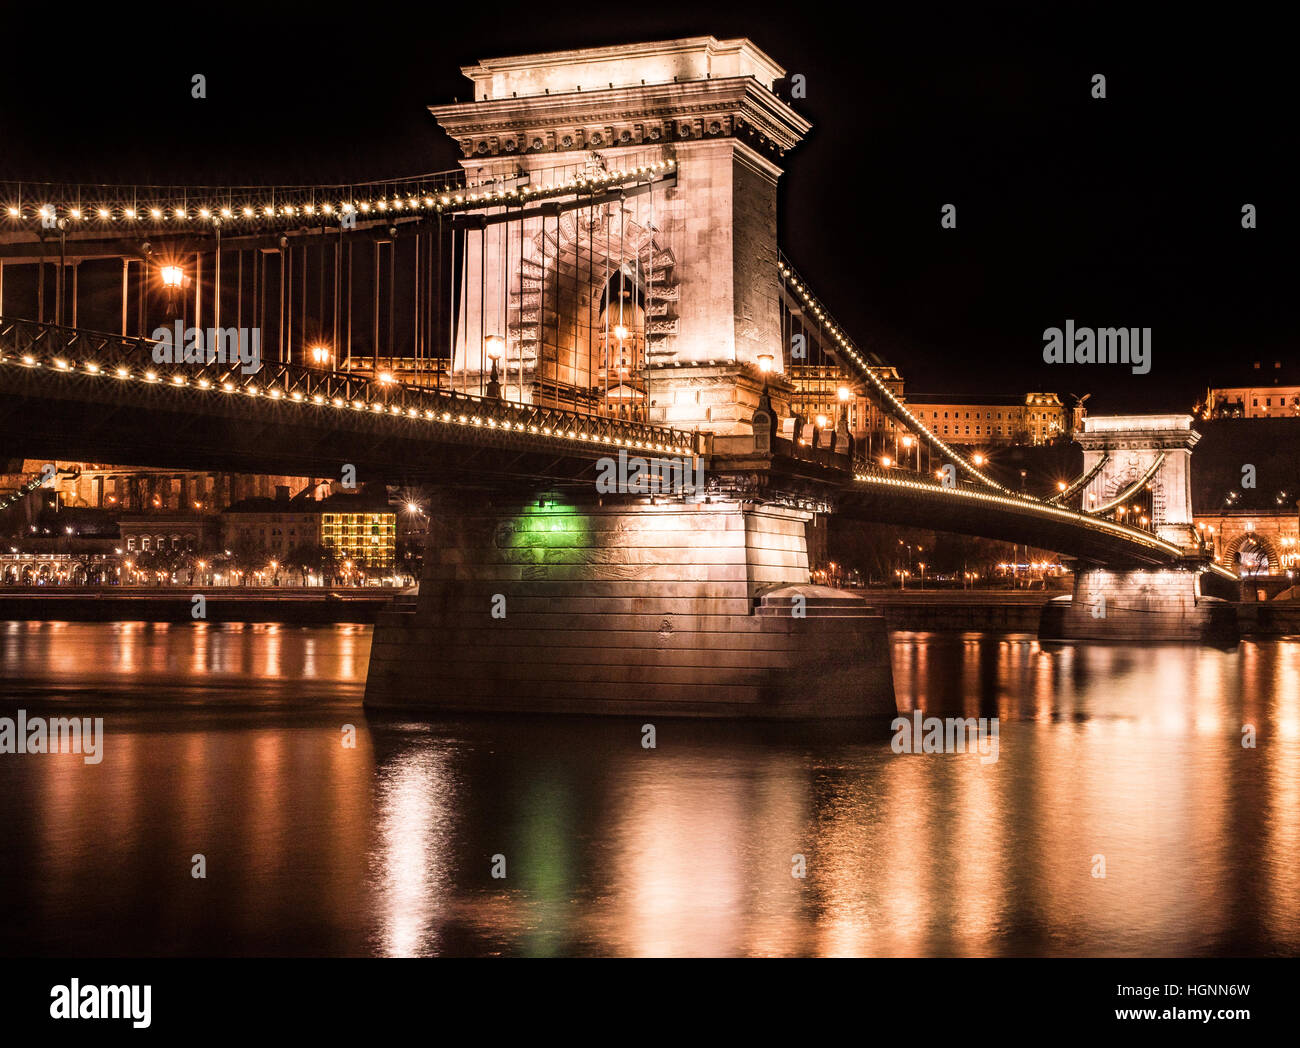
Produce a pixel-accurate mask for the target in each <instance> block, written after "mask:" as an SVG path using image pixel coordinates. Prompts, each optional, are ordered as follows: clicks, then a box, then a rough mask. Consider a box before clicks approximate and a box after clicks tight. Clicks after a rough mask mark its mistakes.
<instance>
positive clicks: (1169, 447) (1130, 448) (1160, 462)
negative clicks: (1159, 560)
mask: <svg viewBox="0 0 1300 1048" xmlns="http://www.w3.org/2000/svg"><path fill="white" fill-rule="evenodd" d="M1076 439H1077V440H1078V442H1079V444H1080V445H1081V446H1082V447H1083V471H1084V473H1085V474H1087V473H1090V472H1092V470H1093V469H1094V468H1095V467H1096V466H1097V465H1098V464H1101V469H1100V470H1099V471H1098V472H1097V474H1096V476H1094V477H1093V479H1092V480H1091V481H1090V482H1089V483H1088V485H1087V486H1086V487H1085V488H1084V490H1083V509H1084V512H1098V511H1099V510H1100V509H1101V507H1103V506H1106V505H1108V504H1110V503H1113V502H1115V501H1116V500H1119V501H1123V499H1124V498H1125V497H1129V496H1126V492H1131V491H1133V490H1134V489H1137V490H1138V491H1140V490H1142V489H1144V488H1147V487H1149V488H1150V491H1151V509H1152V517H1151V525H1152V529H1153V530H1154V531H1155V533H1156V534H1157V535H1159V536H1160V537H1161V538H1162V539H1164V540H1165V541H1166V542H1171V543H1173V544H1174V545H1175V546H1182V547H1184V548H1186V549H1187V550H1188V551H1189V552H1194V551H1195V550H1196V549H1197V548H1198V543H1197V538H1196V531H1195V529H1194V527H1193V522H1192V448H1194V447H1195V446H1196V443H1197V441H1199V440H1200V439H1201V435H1200V434H1199V433H1197V432H1196V431H1195V430H1194V429H1192V416H1191V415H1096V416H1092V417H1089V418H1085V419H1084V420H1083V432H1082V433H1080V434H1078V436H1077V437H1076ZM1103 459H1104V460H1105V461H1104V462H1103Z"/></svg>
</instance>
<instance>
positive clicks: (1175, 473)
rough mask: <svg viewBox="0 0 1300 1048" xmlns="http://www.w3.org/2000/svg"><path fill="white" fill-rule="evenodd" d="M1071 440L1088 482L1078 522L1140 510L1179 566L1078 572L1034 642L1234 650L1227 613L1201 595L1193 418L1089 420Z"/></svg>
mask: <svg viewBox="0 0 1300 1048" xmlns="http://www.w3.org/2000/svg"><path fill="white" fill-rule="evenodd" d="M1076 439H1077V440H1078V441H1079V443H1080V444H1081V445H1082V447H1083V475H1084V476H1089V477H1090V478H1091V479H1090V480H1089V481H1088V483H1087V485H1086V486H1085V487H1084V489H1083V493H1082V497H1083V506H1082V508H1083V510H1084V512H1085V513H1090V514H1093V515H1095V516H1098V517H1100V516H1104V515H1110V514H1112V513H1122V512H1124V511H1125V508H1126V507H1128V512H1129V513H1130V515H1131V514H1132V513H1133V512H1134V511H1133V507H1134V506H1135V505H1138V504H1140V505H1141V506H1142V507H1143V508H1145V509H1146V510H1147V512H1149V514H1150V516H1149V518H1148V520H1147V521H1146V523H1145V524H1144V525H1143V526H1147V527H1149V528H1150V529H1151V530H1152V531H1154V532H1155V534H1156V535H1157V536H1159V537H1160V538H1161V539H1163V540H1164V541H1165V542H1167V543H1169V544H1170V546H1172V547H1176V548H1177V550H1178V551H1179V552H1181V554H1182V556H1181V558H1179V560H1178V562H1177V563H1176V565H1175V566H1173V567H1169V568H1158V569H1150V568H1132V569H1124V568H1114V567H1102V566H1099V565H1095V564H1088V563H1085V562H1079V563H1078V564H1076V566H1075V572H1074V593H1073V594H1072V595H1071V596H1069V597H1058V598H1057V599H1056V600H1054V601H1052V602H1051V603H1050V604H1049V605H1048V606H1047V607H1046V608H1045V609H1044V610H1043V618H1042V622H1041V625H1040V628H1039V635H1040V637H1042V638H1043V639H1044V640H1107V641H1126V642H1133V641H1197V642H1210V643H1231V642H1235V640H1236V637H1237V618H1236V611H1235V609H1234V608H1233V606H1232V604H1230V603H1228V602H1227V601H1224V600H1222V599H1220V598H1218V597H1215V596H1212V595H1209V594H1207V593H1204V592H1203V591H1202V587H1201V582H1202V579H1203V577H1204V574H1205V572H1206V570H1207V569H1209V567H1210V557H1209V554H1208V552H1207V551H1206V550H1205V548H1204V547H1203V546H1202V545H1201V544H1200V542H1199V541H1198V539H1197V535H1196V529H1195V527H1194V526H1193V517H1192V449H1193V448H1194V447H1195V446H1196V443H1197V441H1199V440H1200V439H1201V436H1200V434H1199V433H1197V432H1196V431H1195V430H1194V429H1193V428H1192V417H1191V416H1190V415H1098V416H1092V417H1089V418H1087V419H1085V420H1084V428H1083V432H1082V433H1081V434H1079V435H1078V437H1077V438H1076ZM1148 492H1149V505H1148V498H1147V493H1148ZM1129 523H1134V524H1136V523H1139V522H1138V521H1132V520H1130V521H1129ZM1171 552H1172V551H1171Z"/></svg>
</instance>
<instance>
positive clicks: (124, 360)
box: [0, 317, 699, 456]
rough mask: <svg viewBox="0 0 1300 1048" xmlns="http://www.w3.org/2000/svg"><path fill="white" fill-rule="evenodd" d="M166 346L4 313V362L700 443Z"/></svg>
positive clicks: (658, 430)
mask: <svg viewBox="0 0 1300 1048" xmlns="http://www.w3.org/2000/svg"><path fill="white" fill-rule="evenodd" d="M158 345H160V343H157V342H154V341H152V340H151V339H146V338H133V337H129V336H122V335H114V334H108V333H105V332H94V331H85V330H83V329H80V328H67V327H59V326H57V325H54V324H39V323H36V322H35V321H29V320H17V319H13V318H8V317H0V365H4V366H18V367H29V368H38V367H43V368H50V369H52V370H54V371H56V372H61V373H67V374H81V375H95V376H104V377H106V378H109V379H115V380H117V381H143V382H146V383H155V384H159V385H171V386H192V387H197V388H198V389H200V390H203V391H210V392H213V393H224V394H242V395H246V396H255V397H265V398H267V399H269V400H275V401H279V400H284V401H288V402H291V403H301V404H311V405H314V406H317V407H330V408H333V409H335V410H340V411H352V412H368V413H371V414H376V415H394V416H403V417H406V418H410V419H422V420H425V421H429V422H433V423H439V424H443V425H451V426H466V427H475V428H481V429H483V430H485V431H490V432H496V433H498V434H516V435H522V436H525V437H541V438H550V439H554V440H560V441H569V442H577V443H580V444H585V445H588V446H596V447H605V448H608V447H611V446H612V447H615V448H627V449H629V450H637V451H645V452H661V453H663V454H667V455H678V456H681V455H691V454H694V453H697V452H698V450H699V437H698V434H696V433H692V432H689V431H686V430H679V429H673V428H670V427H666V426H656V425H651V424H650V423H646V422H639V421H636V420H630V419H619V418H616V417H610V416H606V415H595V414H592V415H588V414H585V413H582V412H575V411H569V410H564V409H561V408H556V407H548V406H546V405H541V404H529V403H520V402H518V401H513V400H500V399H497V398H493V397H476V396H473V395H471V394H468V393H461V392H458V391H455V390H446V389H431V388H429V387H428V386H420V385H411V384H406V383H400V382H385V381H384V380H383V379H382V378H377V377H362V376H357V375H355V374H350V373H348V372H336V371H328V370H323V369H319V368H309V367H305V366H302V365H299V364H289V363H283V362H278V361H266V362H263V363H262V364H261V367H260V368H258V370H256V371H254V372H251V373H247V374H246V373H244V371H243V369H242V367H241V364H240V362H239V360H238V359H235V360H233V361H229V360H216V359H214V360H211V361H197V360H196V361H194V362H193V363H188V364H187V363H159V362H157V361H156V360H155V357H154V350H155V347H157V346H158Z"/></svg>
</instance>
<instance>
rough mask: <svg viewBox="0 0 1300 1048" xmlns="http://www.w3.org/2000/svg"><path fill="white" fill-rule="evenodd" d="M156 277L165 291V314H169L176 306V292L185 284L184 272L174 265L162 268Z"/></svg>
mask: <svg viewBox="0 0 1300 1048" xmlns="http://www.w3.org/2000/svg"><path fill="white" fill-rule="evenodd" d="M158 275H159V276H161V277H162V282H163V287H165V288H166V289H167V312H168V313H170V312H171V311H172V310H173V309H174V308H175V305H176V292H177V290H178V289H179V288H180V287H181V286H182V285H183V284H184V283H185V270H183V269H182V268H181V267H180V266H175V265H170V266H163V267H162V268H161V269H160V270H159V271H158Z"/></svg>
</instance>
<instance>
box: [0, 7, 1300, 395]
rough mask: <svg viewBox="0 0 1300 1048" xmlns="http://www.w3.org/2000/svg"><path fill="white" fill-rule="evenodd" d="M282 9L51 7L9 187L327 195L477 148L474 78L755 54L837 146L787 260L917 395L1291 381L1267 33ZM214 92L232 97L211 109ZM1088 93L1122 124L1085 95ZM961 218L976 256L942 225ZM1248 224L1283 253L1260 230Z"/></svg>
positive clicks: (865, 16)
mask: <svg viewBox="0 0 1300 1048" xmlns="http://www.w3.org/2000/svg"><path fill="white" fill-rule="evenodd" d="M268 10H269V8H268V6H267V5H264V4H259V5H257V6H255V7H248V8H245V9H242V10H241V9H240V8H237V7H235V6H232V5H223V6H221V7H219V8H213V7H209V6H207V5H203V6H202V7H201V8H197V9H195V12H194V13H193V14H190V15H187V14H186V13H185V11H184V10H182V9H178V8H177V7H176V6H175V5H171V6H169V7H164V8H160V9H158V11H159V13H158V14H157V15H153V14H150V13H149V10H148V9H147V8H136V7H132V9H131V15H130V21H129V23H128V24H124V25H117V24H115V20H118V19H119V17H120V16H119V15H118V14H116V13H112V14H110V13H107V9H105V11H106V14H105V16H104V17H105V21H104V23H103V24H102V25H97V24H95V22H94V20H93V18H90V17H89V16H79V17H78V18H77V19H76V21H75V24H74V23H70V22H69V21H68V20H67V19H65V18H64V17H62V16H61V15H60V14H59V13H58V12H57V11H53V10H52V11H51V12H50V14H49V17H48V21H43V19H44V18H45V16H34V17H33V18H32V19H30V20H28V21H25V22H22V23H19V25H20V26H21V27H22V32H21V34H10V38H9V42H8V44H7V45H6V52H5V61H4V62H3V63H0V178H6V179H14V178H24V179H42V180H43V179H48V180H69V181H83V182H130V181H142V182H154V183H166V182H187V183H203V184H227V183H234V184H250V183H272V182H324V183H328V182H341V181H351V180H370V179H380V178H385V177H396V176H402V175H409V174H415V173H419V172H426V171H437V170H444V169H449V168H452V167H454V166H455V159H456V150H455V148H454V147H453V146H452V143H451V142H450V141H449V140H448V139H447V138H446V136H445V135H443V134H442V132H441V131H440V130H438V128H437V127H436V125H435V124H434V121H433V118H432V117H431V116H430V115H429V114H428V112H427V110H426V108H425V107H426V106H427V105H430V104H435V103H442V102H448V101H451V100H452V99H453V98H456V97H459V98H460V99H462V100H465V99H466V98H467V95H468V81H466V80H465V79H464V78H462V77H461V76H460V73H459V67H460V66H461V65H465V64H469V63H471V62H473V61H475V60H477V59H479V58H484V57H490V56H498V55H511V54H523V53H529V52H533V51H548V50H560V49H565V48H570V47H583V46H596V45H607V44H614V43H618V42H621V41H642V40H655V39H668V38H673V37H678V36H693V35H707V34H713V35H715V36H718V37H731V36H748V37H750V38H751V39H753V40H754V41H755V42H756V43H757V44H758V45H759V46H760V47H761V48H763V49H764V50H765V51H767V52H768V53H769V54H770V55H771V56H772V57H773V59H775V60H776V61H777V62H778V63H780V64H781V65H783V66H784V67H785V68H786V69H787V70H789V71H791V72H799V73H803V74H804V75H805V76H806V77H807V85H808V86H807V98H806V99H800V100H795V101H794V102H793V105H794V106H795V108H796V109H797V110H799V111H800V112H801V113H803V114H804V115H805V116H806V117H808V118H809V119H810V120H811V121H812V122H813V124H814V130H813V132H812V133H811V135H810V136H809V138H808V139H807V140H806V141H805V143H804V144H803V145H802V146H801V147H800V148H799V149H797V150H796V151H794V152H793V153H792V154H790V156H789V157H788V158H787V160H788V167H787V175H786V177H785V179H784V184H783V189H782V212H781V240H782V245H783V247H784V248H785V250H786V251H787V253H788V254H789V255H790V257H791V259H792V260H793V261H794V262H795V264H796V266H797V267H798V268H799V269H800V270H801V271H802V272H803V273H804V274H805V276H806V277H807V278H808V279H809V281H810V282H811V283H812V284H813V286H814V287H815V289H816V290H817V291H818V293H819V294H820V296H821V297H822V299H823V300H824V301H825V303H826V304H827V305H828V306H829V307H830V309H831V310H832V311H833V312H834V313H835V314H836V316H837V317H838V318H839V319H840V320H841V321H842V322H843V323H844V324H845V325H846V326H847V327H848V329H849V331H850V332H851V333H852V334H853V335H854V337H855V338H856V339H857V341H858V342H859V343H860V344H863V345H866V346H868V347H869V348H871V349H874V350H875V351H876V352H878V353H880V354H881V355H882V356H884V357H885V358H886V359H888V360H890V361H892V362H895V363H897V364H898V365H899V366H900V367H901V368H902V370H903V373H904V377H905V379H906V381H907V388H908V389H909V390H912V391H914V392H924V393H948V392H954V393H955V392H1022V391H1025V390H1027V389H1030V388H1044V389H1050V390H1055V391H1059V392H1067V393H1084V392H1091V393H1092V394H1093V399H1092V401H1091V402H1090V405H1089V407H1090V409H1091V410H1092V411H1094V412H1101V413H1107V412H1113V411H1124V410H1189V409H1190V408H1191V406H1192V404H1193V402H1194V401H1195V399H1196V398H1197V396H1198V395H1199V394H1200V393H1202V392H1203V390H1204V388H1205V386H1206V385H1208V384H1210V383H1211V382H1215V381H1225V380H1229V379H1233V378H1234V377H1235V376H1236V375H1238V374H1239V373H1240V371H1241V369H1242V365H1243V364H1245V365H1246V366H1247V367H1248V366H1249V362H1251V361H1253V360H1255V359H1261V360H1265V361H1269V362H1271V361H1272V360H1275V359H1280V360H1282V361H1284V362H1287V361H1293V360H1294V357H1295V354H1294V347H1295V345H1296V323H1295V317H1294V308H1293V306H1294V304H1295V300H1296V296H1295V265H1294V257H1295V248H1294V244H1295V239H1296V232H1297V225H1298V223H1297V221H1296V201H1295V186H1296V184H1297V182H1296V170H1295V163H1294V158H1293V157H1292V156H1291V155H1289V154H1290V153H1291V152H1292V151H1293V150H1290V149H1288V148H1287V147H1288V145H1293V142H1292V141H1291V140H1293V139H1294V137H1295V124H1296V107H1295V102H1296V89H1295V81H1294V61H1293V57H1292V56H1291V55H1290V54H1289V53H1288V50H1287V49H1288V47H1289V46H1290V45H1289V41H1290V40H1291V36H1290V33H1289V32H1284V31H1283V27H1282V26H1281V25H1278V24H1271V23H1270V22H1269V21H1268V20H1267V18H1265V17H1263V16H1259V15H1256V14H1255V13H1253V12H1251V11H1250V10H1248V9H1246V8H1239V7H1234V8H1233V9H1232V11H1233V15H1232V18H1231V19H1230V20H1227V19H1225V20H1221V21H1220V22H1219V23H1218V24H1213V25H1211V24H1200V25H1196V26H1188V25H1186V24H1182V23H1180V22H1179V21H1176V20H1175V16H1174V15H1173V14H1170V15H1168V16H1166V17H1165V18H1164V19H1163V20H1161V21H1159V22H1158V23H1152V24H1145V23H1142V22H1140V21H1138V20H1136V19H1135V18H1134V16H1133V15H1131V14H1127V13H1125V14H1120V15H1118V16H1109V15H1103V14H1099V13H1097V9H1095V8H1089V9H1081V10H1080V11H1079V12H1077V13H1076V14H1074V15H1070V16H1062V15H1060V14H1056V15H1053V16H1052V19H1051V20H1050V21H1048V20H1045V19H1044V17H1043V16H1042V15H1040V14H1033V13H1028V12H1027V11H1018V12H1017V11H1012V10H1010V9H999V11H997V12H994V11H992V10H991V9H989V8H987V7H985V6H984V5H980V9H979V10H978V11H977V12H973V13H972V12H970V11H967V12H966V13H964V14H960V15H959V14H956V13H953V14H949V15H944V14H943V13H942V12H938V13H936V12H935V11H933V10H931V11H927V12H922V13H920V14H899V13H887V14H886V13H880V12H878V11H876V10H874V9H871V8H865V7H864V8H862V9H861V10H860V11H859V12H858V13H857V14H853V13H852V12H851V11H850V10H849V9H848V8H847V7H842V6H837V7H836V8H834V9H829V8H828V9H826V10H827V11H830V10H834V11H835V13H833V14H832V13H818V11H819V9H818V8H816V7H814V6H813V5H809V4H785V5H781V6H780V7H779V8H771V9H767V10H765V9H763V8H761V7H760V6H758V5H751V4H745V5H720V4H708V5H705V4H699V3H696V4H689V5H688V4H683V5H676V6H675V5H672V4H668V3H664V2H657V3H654V4H639V5H638V4H632V5H629V6H627V7H626V8H620V7H618V6H616V5H608V4H606V5H585V6H584V7H582V8H581V9H580V10H578V11H577V12H576V13H573V14H570V13H567V11H565V10H563V9H561V8H559V7H556V6H552V5H494V6H492V7H491V8H490V9H488V8H483V12H484V13H483V14H481V15H470V16H465V15H452V16H444V15H442V14H440V13H438V10H437V6H436V5H420V6H401V5H396V6H390V5H383V6H380V5H370V6H367V7H363V8H353V9H351V10H350V11H349V13H348V14H347V15H346V16H345V17H344V18H343V20H342V21H340V20H338V19H336V18H335V16H333V15H331V14H327V13H326V9H325V8H319V9H309V8H305V7H304V8H300V9H299V11H298V13H297V14H295V15H294V16H292V17H285V18H281V17H278V16H276V15H273V14H269V13H268ZM1030 10H1032V9H1030ZM316 12H319V13H316ZM358 12H359V13H358ZM200 17H201V18H202V21H201V22H200V21H196V19H198V18H200ZM1186 17H1187V16H1186V15H1182V14H1180V15H1178V16H1177V18H1186ZM151 26H152V27H156V29H151V28H150V27H151ZM43 27H44V28H43ZM20 36H21V40H22V42H21V43H20V42H19V39H20ZM195 72H201V73H203V74H204V75H206V76H207V80H208V85H207V86H208V97H207V98H206V99H204V100H201V101H196V100H194V99H192V98H191V97H190V76H191V75H192V74H193V73H195ZM1094 73H1103V74H1105V76H1106V78H1107V95H1108V97H1107V98H1106V99H1105V100H1102V101H1098V100H1094V99H1092V98H1091V97H1090V89H1091V77H1092V75H1093V74H1094ZM948 203H952V204H955V205H956V206H957V229H955V230H941V229H940V226H939V216H940V208H941V207H942V206H943V205H944V204H948ZM1245 203H1251V204H1254V205H1255V206H1256V207H1257V209H1258V223H1259V228H1257V229H1254V230H1250V231H1246V230H1243V229H1242V228H1241V207H1242V205H1243V204H1245ZM1067 318H1070V319H1073V320H1074V321H1075V322H1076V324H1078V325H1091V326H1095V327H1109V326H1117V327H1119V326H1123V327H1134V326H1138V327H1150V328H1152V343H1153V366H1152V368H1151V371H1150V373H1149V374H1146V375H1134V374H1132V373H1131V372H1130V370H1129V369H1128V368H1126V367H1123V366H1121V365H1109V366H1103V365H1054V366H1047V365H1044V364H1043V363H1042V347H1043V340H1042V332H1043V329H1044V328H1046V327H1049V326H1061V325H1063V324H1064V322H1065V320H1066V319H1067Z"/></svg>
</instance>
